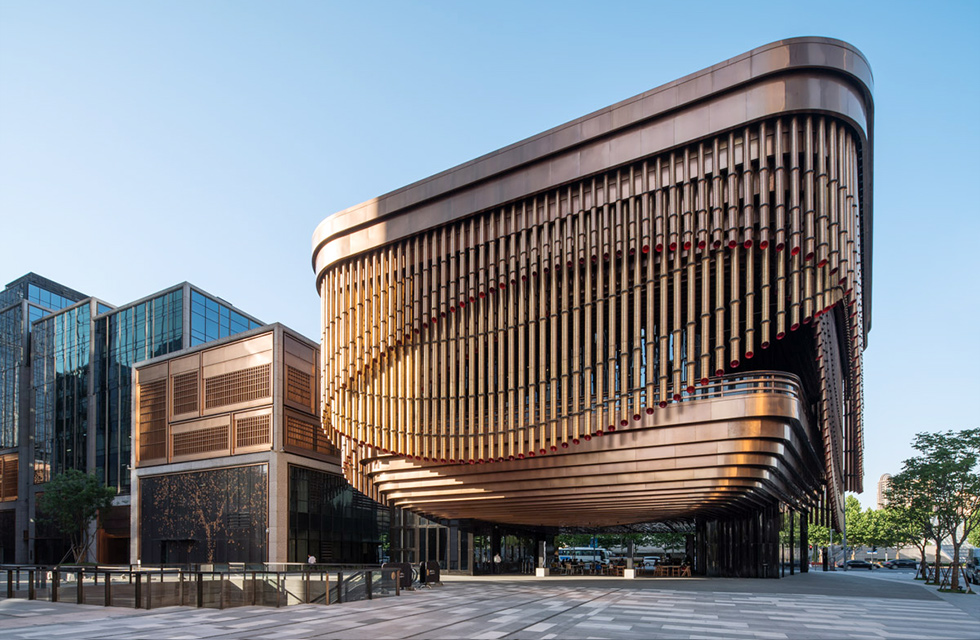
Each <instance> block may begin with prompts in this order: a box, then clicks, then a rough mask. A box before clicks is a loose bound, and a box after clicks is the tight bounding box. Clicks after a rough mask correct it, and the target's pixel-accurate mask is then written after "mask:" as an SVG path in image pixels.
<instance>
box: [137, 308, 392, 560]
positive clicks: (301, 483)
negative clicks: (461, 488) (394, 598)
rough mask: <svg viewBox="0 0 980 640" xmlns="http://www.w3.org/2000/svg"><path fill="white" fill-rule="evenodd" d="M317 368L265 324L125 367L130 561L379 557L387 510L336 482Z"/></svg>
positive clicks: (311, 347)
mask: <svg viewBox="0 0 980 640" xmlns="http://www.w3.org/2000/svg"><path fill="white" fill-rule="evenodd" d="M318 362H319V348H318V347H317V345H316V344H315V343H313V342H311V341H309V340H307V339H306V338H304V337H302V336H301V335H299V334H297V333H295V332H293V331H290V330H289V329H287V328H285V327H283V326H282V325H279V324H273V325H267V326H264V327H261V328H259V329H254V330H252V331H248V332H246V333H242V334H239V335H237V336H233V337H231V338H227V339H224V340H221V341H218V342H214V343H209V344H207V345H202V346H200V347H197V348H192V349H186V350H183V351H179V352H177V353H174V354H170V355H168V356H166V357H162V358H155V359H152V360H148V361H146V362H144V363H141V364H139V365H137V367H136V371H135V374H134V377H135V380H134V382H135V384H134V392H133V396H134V397H133V425H134V429H133V432H134V440H135V442H134V446H133V482H132V486H133V515H134V517H133V518H132V521H131V527H132V541H133V542H132V550H131V551H132V559H133V561H134V562H136V561H139V562H142V563H143V564H174V563H181V564H184V563H224V562H247V563H261V562H272V563H276V562H305V561H306V559H307V557H308V556H309V555H314V556H316V557H317V559H318V560H319V561H321V562H377V561H379V559H380V544H381V540H382V536H381V533H382V532H383V531H386V530H387V509H385V508H382V507H379V505H378V504H377V503H375V502H373V501H371V500H369V499H368V498H366V497H365V496H364V495H362V494H360V493H358V492H356V491H354V490H353V489H352V488H351V487H350V485H349V484H348V483H347V482H346V481H345V480H344V478H343V477H342V475H341V472H340V466H339V459H338V456H337V450H336V449H335V448H334V446H333V445H332V444H331V442H330V441H329V440H328V438H327V436H326V435H325V434H324V432H323V431H322V430H321V429H320V425H319V398H318V394H317V393H316V389H317V386H316V385H317V375H318V371H317V369H318Z"/></svg>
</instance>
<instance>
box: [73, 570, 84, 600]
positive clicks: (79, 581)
mask: <svg viewBox="0 0 980 640" xmlns="http://www.w3.org/2000/svg"><path fill="white" fill-rule="evenodd" d="M75 575H76V581H75V584H76V585H77V587H78V588H77V589H76V590H75V591H76V593H75V602H76V603H77V604H85V571H84V570H83V569H79V570H78V572H77V573H76V574H75Z"/></svg>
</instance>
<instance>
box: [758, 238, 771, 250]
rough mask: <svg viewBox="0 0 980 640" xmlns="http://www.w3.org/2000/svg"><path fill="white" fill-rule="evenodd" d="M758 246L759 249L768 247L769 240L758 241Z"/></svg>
mask: <svg viewBox="0 0 980 640" xmlns="http://www.w3.org/2000/svg"><path fill="white" fill-rule="evenodd" d="M759 248H760V249H768V248H769V241H768V240H763V241H762V242H760V243H759Z"/></svg>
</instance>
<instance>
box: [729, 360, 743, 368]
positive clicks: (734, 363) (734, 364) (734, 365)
mask: <svg viewBox="0 0 980 640" xmlns="http://www.w3.org/2000/svg"><path fill="white" fill-rule="evenodd" d="M739 364H740V363H739V361H738V360H732V361H731V362H729V363H728V366H729V367H731V368H732V369H735V368H737V367H738V365H739Z"/></svg>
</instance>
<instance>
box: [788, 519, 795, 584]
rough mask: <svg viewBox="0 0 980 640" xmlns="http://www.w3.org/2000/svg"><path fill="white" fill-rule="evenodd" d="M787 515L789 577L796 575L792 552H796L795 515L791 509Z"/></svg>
mask: <svg viewBox="0 0 980 640" xmlns="http://www.w3.org/2000/svg"><path fill="white" fill-rule="evenodd" d="M786 513H787V514H788V515H789V575H791V576H792V575H796V556H795V555H794V553H793V552H794V551H795V550H796V532H795V531H796V530H795V527H794V525H795V524H796V514H795V513H794V512H793V510H792V509H790V510H789V511H787V512H786Z"/></svg>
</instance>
